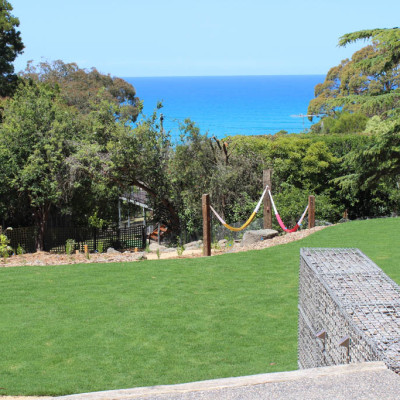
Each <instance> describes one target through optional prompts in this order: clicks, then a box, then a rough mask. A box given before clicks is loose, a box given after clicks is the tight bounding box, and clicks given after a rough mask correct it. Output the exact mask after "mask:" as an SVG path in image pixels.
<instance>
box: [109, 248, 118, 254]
mask: <svg viewBox="0 0 400 400" xmlns="http://www.w3.org/2000/svg"><path fill="white" fill-rule="evenodd" d="M116 253H119V251H118V250H115V249H114V248H113V247H109V248H108V249H107V254H116Z"/></svg>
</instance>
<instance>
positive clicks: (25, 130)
mask: <svg viewBox="0 0 400 400" xmlns="http://www.w3.org/2000/svg"><path fill="white" fill-rule="evenodd" d="M76 121H77V118H76V113H74V112H73V109H71V108H69V107H67V106H66V105H65V104H64V102H63V100H62V99H61V98H60V96H59V94H58V93H57V92H55V91H54V90H52V89H51V88H49V87H47V86H45V85H43V84H36V83H32V82H31V83H21V84H20V86H19V87H18V89H17V91H16V93H15V95H14V97H13V98H11V99H8V100H7V101H6V102H5V104H4V112H3V123H2V124H1V126H0V164H1V165H2V167H3V168H4V170H5V171H6V173H7V181H6V183H7V184H8V186H9V189H10V191H9V192H8V193H10V192H11V194H13V195H15V194H17V195H18V197H20V198H22V199H24V200H25V201H26V202H27V204H26V206H27V207H29V209H30V210H31V213H32V214H33V218H34V221H35V224H36V227H37V229H38V236H37V245H36V247H37V249H38V250H42V249H43V239H44V234H45V229H46V223H47V218H48V215H49V212H50V209H51V207H52V206H54V205H58V204H60V203H61V202H63V201H66V200H67V197H68V190H69V188H70V185H69V184H68V182H69V175H70V173H69V170H68V168H67V164H66V163H65V162H64V161H65V159H66V158H68V157H69V156H70V155H71V154H72V153H73V152H74V151H75V150H76V146H77V144H78V142H77V141H75V140H73V139H74V138H75V136H76V132H80V129H79V127H78V126H77V122H76ZM2 195H3V196H7V192H4V191H3V193H2ZM10 200H11V201H13V200H14V201H15V199H12V198H11V199H10ZM5 201H7V198H6V199H4V198H3V199H2V203H3V204H4V202H5Z"/></svg>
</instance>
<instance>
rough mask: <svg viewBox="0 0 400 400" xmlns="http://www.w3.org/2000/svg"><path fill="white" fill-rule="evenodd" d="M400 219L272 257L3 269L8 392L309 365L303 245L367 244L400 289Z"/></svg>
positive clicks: (2, 335) (3, 375) (350, 228)
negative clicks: (301, 318)
mask: <svg viewBox="0 0 400 400" xmlns="http://www.w3.org/2000/svg"><path fill="white" fill-rule="evenodd" d="M399 230H400V218H394V219H379V220H370V221H361V222H351V223H347V224H343V225H338V226H335V227H329V228H327V229H325V230H323V231H320V232H318V233H316V234H314V235H311V236H309V237H308V238H306V239H304V240H302V241H298V242H293V243H290V244H287V245H282V246H276V247H273V248H270V249H265V250H262V251H252V252H246V253H237V254H226V255H222V256H217V257H209V258H198V259H182V260H171V261H169V260H156V261H143V262H136V263H120V264H92V265H90V264H86V265H71V266H55V267H17V268H2V269H0V352H1V353H0V387H1V388H5V389H4V390H3V389H0V395H6V394H8V395H12V394H14V395H17V394H19V395H22V394H25V395H28V394H30V395H34V394H35V395H61V394H69V393H79V392H87V391H95V390H105V389H117V388H118V389H120V388H128V387H135V386H148V385H156V384H171V383H179V382H189V381H194V380H203V379H211V378H217V377H228V376H239V375H248V374H257V373H265V372H272V371H284V370H291V369H296V368H297V282H298V265H299V250H300V248H301V247H358V248H360V249H361V250H362V251H363V252H364V253H365V254H367V255H368V256H369V257H370V258H371V259H372V260H374V261H375V262H376V263H377V264H378V265H379V266H380V267H381V268H383V269H384V271H386V272H387V273H388V274H389V275H390V276H391V277H392V278H393V279H394V280H396V281H397V282H400V266H399V265H398V264H399V261H398V260H399V259H400V257H399V256H400V246H399V236H398V232H399Z"/></svg>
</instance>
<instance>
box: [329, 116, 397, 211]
mask: <svg viewBox="0 0 400 400" xmlns="http://www.w3.org/2000/svg"><path fill="white" fill-rule="evenodd" d="M374 126H375V132H376V133H375V134H374V135H373V136H371V141H370V143H368V144H366V145H365V146H364V147H363V148H361V149H359V150H357V151H352V152H350V153H349V154H348V155H346V157H345V158H344V161H345V163H344V165H345V167H346V168H347V173H345V174H343V175H342V176H341V177H338V178H337V179H336V182H337V183H338V184H339V185H340V187H341V192H342V194H344V195H347V197H348V199H349V200H350V202H352V206H353V207H354V206H357V207H358V209H359V210H360V214H361V215H387V214H390V213H391V212H396V213H397V212H398V210H399V208H400V203H399V190H398V186H399V179H400V162H399V160H400V120H393V121H386V122H384V123H379V121H377V120H375V121H374Z"/></svg>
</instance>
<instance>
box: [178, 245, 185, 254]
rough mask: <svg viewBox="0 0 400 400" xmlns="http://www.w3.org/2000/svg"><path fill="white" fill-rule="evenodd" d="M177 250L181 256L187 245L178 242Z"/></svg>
mask: <svg viewBox="0 0 400 400" xmlns="http://www.w3.org/2000/svg"><path fill="white" fill-rule="evenodd" d="M176 251H177V253H178V256H179V257H180V256H181V255H182V254H183V252H184V251H185V246H184V245H183V244H178V246H177V247H176Z"/></svg>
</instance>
